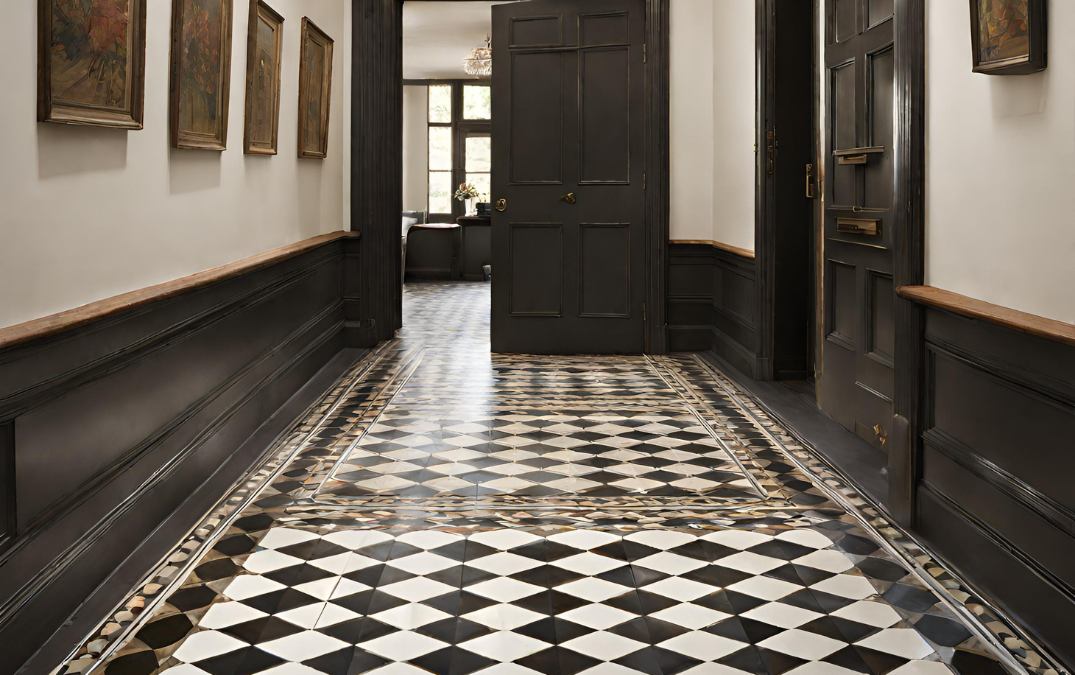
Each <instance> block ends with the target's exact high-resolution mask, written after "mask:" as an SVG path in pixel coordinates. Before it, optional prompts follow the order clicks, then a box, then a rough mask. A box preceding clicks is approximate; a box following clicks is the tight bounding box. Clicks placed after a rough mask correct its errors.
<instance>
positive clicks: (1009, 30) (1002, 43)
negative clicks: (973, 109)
mask: <svg viewBox="0 0 1075 675" xmlns="http://www.w3.org/2000/svg"><path fill="white" fill-rule="evenodd" d="M1044 12H1045V7H1044V3H1043V2H1042V0H971V40H972V43H973V45H972V49H973V56H974V71H975V72H979V73H991V74H997V75H1014V74H1024V73H1032V72H1036V71H1039V70H1042V69H1044V68H1045V17H1044Z"/></svg>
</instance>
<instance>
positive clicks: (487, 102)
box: [463, 84, 493, 120]
mask: <svg viewBox="0 0 1075 675" xmlns="http://www.w3.org/2000/svg"><path fill="white" fill-rule="evenodd" d="M492 117H493V104H492V87H486V86H482V85H476V84H465V85H463V119H466V120H488V119H492Z"/></svg>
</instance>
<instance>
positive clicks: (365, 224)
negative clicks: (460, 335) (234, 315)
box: [347, 0, 670, 354]
mask: <svg viewBox="0 0 1075 675" xmlns="http://www.w3.org/2000/svg"><path fill="white" fill-rule="evenodd" d="M404 1H405V0H352V9H353V11H352V30H351V32H352V41H351V56H352V68H351V103H352V105H351V138H350V144H351V206H350V212H351V229H352V230H356V231H359V232H361V235H362V238H361V244H360V246H359V248H360V250H361V252H360V254H359V255H360V257H361V260H360V273H359V278H358V279H357V286H358V288H356V289H355V292H356V294H357V295H358V296H359V297H360V300H359V302H358V303H357V308H355V309H353V310H351V311H352V312H353V314H352V315H349V316H348V317H347V319H348V321H351V322H354V323H355V324H357V326H358V334H359V335H360V336H361V341H362V343H363V344H365V345H374V344H376V343H377V342H380V341H381V340H385V339H388V338H390V337H392V336H393V334H394V333H395V330H396V329H397V328H399V327H400V326H401V325H402V317H403V296H402V288H401V286H400V282H399V280H400V238H399V226H398V224H397V223H398V219H399V214H400V212H401V211H402V209H403V179H402V173H403V170H402V156H401V153H400V151H399V148H400V146H401V144H402V139H403V2H404ZM436 1H444V0H436ZM579 1H580V2H584V0H579ZM645 2H646V10H645V11H646V63H645V96H646V101H647V104H646V105H647V110H646V134H645V136H646V140H645V165H646V194H645V206H644V211H645V218H646V235H645V238H646V268H645V270H644V271H645V277H646V283H645V287H646V291H645V307H646V312H645V317H644V320H643V323H644V325H643V333H644V346H643V348H644V350H645V351H646V353H649V354H663V353H665V352H666V351H667V349H668V346H667V345H668V342H667V336H666V327H665V302H666V295H667V291H666V289H667V275H668V214H669V178H668V177H669V158H668V153H669V131H668V129H669V127H668V118H669V80H670V71H669V56H668V54H669V48H668V47H669V34H668V26H669V24H668V21H669V2H670V0H645Z"/></svg>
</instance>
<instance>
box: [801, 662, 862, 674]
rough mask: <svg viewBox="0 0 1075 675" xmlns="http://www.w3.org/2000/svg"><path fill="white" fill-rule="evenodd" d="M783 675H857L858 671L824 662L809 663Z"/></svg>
mask: <svg viewBox="0 0 1075 675" xmlns="http://www.w3.org/2000/svg"><path fill="white" fill-rule="evenodd" d="M785 675H858V671H855V670H848V669H847V668H842V667H840V666H836V665H833V664H831V663H826V662H824V661H811V662H810V663H804V664H803V665H801V666H799V667H798V668H795V669H794V670H789V671H788V672H787V673H785Z"/></svg>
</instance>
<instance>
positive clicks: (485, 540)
mask: <svg viewBox="0 0 1075 675" xmlns="http://www.w3.org/2000/svg"><path fill="white" fill-rule="evenodd" d="M539 539H541V537H539V536H537V535H533V534H530V533H529V532H522V531H520V530H509V529H504V530H489V531H487V532H477V533H475V534H472V535H470V540H471V541H473V542H475V543H477V544H482V545H485V546H491V547H492V548H495V549H499V550H501V551H507V550H509V549H513V548H516V547H518V546H523V545H525V544H532V543H533V542H535V541H538V540H539Z"/></svg>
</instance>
